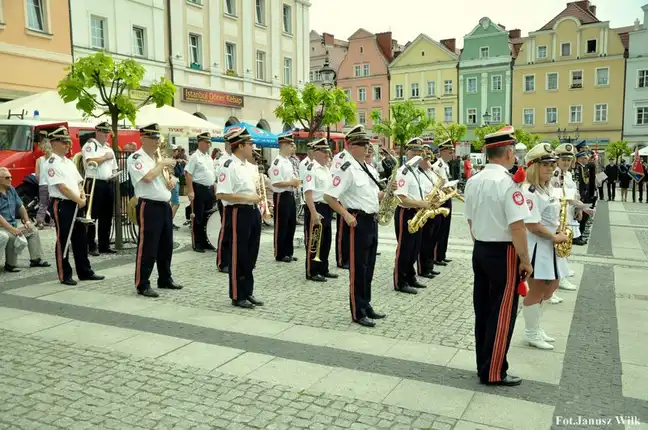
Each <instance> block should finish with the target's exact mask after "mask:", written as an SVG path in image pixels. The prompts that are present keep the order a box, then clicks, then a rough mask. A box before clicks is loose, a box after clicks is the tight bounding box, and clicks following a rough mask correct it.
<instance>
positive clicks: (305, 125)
mask: <svg viewBox="0 0 648 430" xmlns="http://www.w3.org/2000/svg"><path fill="white" fill-rule="evenodd" d="M280 98H281V99H280V102H279V106H277V108H276V109H275V110H274V114H275V116H276V117H277V118H279V119H280V120H281V121H282V122H283V123H284V124H286V125H289V126H301V128H302V129H304V130H306V131H308V138H309V139H312V138H313V135H314V134H315V133H316V132H317V131H320V130H322V129H323V128H325V127H330V126H334V125H337V124H339V123H340V122H342V121H346V122H348V123H353V122H355V120H356V106H355V103H353V102H351V101H349V100H347V96H346V94H345V93H344V90H343V89H342V88H334V89H326V88H322V87H320V86H317V85H315V84H313V83H308V84H306V86H305V87H304V88H303V89H302V90H301V92H300V91H299V90H297V88H295V87H292V86H286V87H283V88H281V93H280Z"/></svg>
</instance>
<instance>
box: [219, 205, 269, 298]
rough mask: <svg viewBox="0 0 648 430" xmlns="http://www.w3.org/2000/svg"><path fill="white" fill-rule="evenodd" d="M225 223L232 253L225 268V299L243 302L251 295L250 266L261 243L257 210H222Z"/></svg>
mask: <svg viewBox="0 0 648 430" xmlns="http://www.w3.org/2000/svg"><path fill="white" fill-rule="evenodd" d="M224 216H225V217H226V218H228V219H229V221H228V223H227V228H229V229H230V237H231V240H232V252H231V254H230V261H229V262H228V263H227V264H228V266H229V296H230V299H232V300H234V301H237V302H239V301H243V300H247V298H248V297H250V296H252V295H254V273H253V272H254V266H256V262H257V257H258V256H259V244H260V242H261V212H260V211H259V208H258V207H257V206H251V205H230V206H225V214H224Z"/></svg>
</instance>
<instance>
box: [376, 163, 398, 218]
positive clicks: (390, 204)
mask: <svg viewBox="0 0 648 430" xmlns="http://www.w3.org/2000/svg"><path fill="white" fill-rule="evenodd" d="M396 173H398V166H394V170H393V172H392V174H391V176H390V177H389V181H387V185H386V187H385V191H383V193H384V194H383V198H382V200H381V201H380V206H379V207H378V224H380V225H383V226H384V225H387V224H389V223H390V222H391V220H392V218H394V213H395V212H396V206H398V198H397V197H396V195H395V194H394V182H396Z"/></svg>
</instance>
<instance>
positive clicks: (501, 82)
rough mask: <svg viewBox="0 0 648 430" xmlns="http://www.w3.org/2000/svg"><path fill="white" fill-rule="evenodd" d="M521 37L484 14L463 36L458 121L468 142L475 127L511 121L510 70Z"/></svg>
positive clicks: (518, 33)
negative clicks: (464, 127) (468, 32)
mask: <svg viewBox="0 0 648 430" xmlns="http://www.w3.org/2000/svg"><path fill="white" fill-rule="evenodd" d="M520 36H521V34H520V30H511V31H506V29H505V28H504V27H503V26H501V25H499V24H496V23H494V22H493V21H491V20H490V19H489V18H486V17H484V18H482V19H480V20H479V24H478V25H477V26H476V27H475V28H474V29H473V30H472V32H470V34H468V35H466V36H465V37H464V47H463V50H462V52H461V56H460V57H459V123H461V124H466V126H467V128H468V130H467V133H466V137H465V139H466V140H467V141H472V140H474V139H475V133H474V132H475V129H476V128H478V127H481V126H482V125H484V124H486V123H489V124H501V123H506V124H511V76H512V72H511V70H512V64H513V58H514V57H515V52H516V49H517V47H519V46H520V45H521V43H522V40H521V39H520ZM485 114H487V115H485Z"/></svg>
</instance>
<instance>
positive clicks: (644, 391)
mask: <svg viewBox="0 0 648 430" xmlns="http://www.w3.org/2000/svg"><path fill="white" fill-rule="evenodd" d="M644 357H645V356H644ZM644 363H645V364H646V365H645V366H637V365H635V364H628V363H623V364H622V372H623V375H622V378H621V379H622V382H623V395H624V396H626V397H632V398H635V399H640V400H645V401H648V360H646V359H645V358H644Z"/></svg>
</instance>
